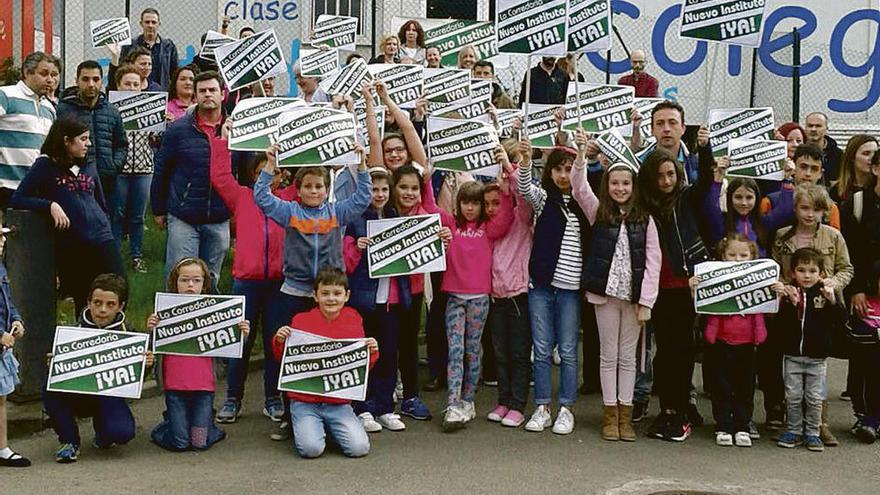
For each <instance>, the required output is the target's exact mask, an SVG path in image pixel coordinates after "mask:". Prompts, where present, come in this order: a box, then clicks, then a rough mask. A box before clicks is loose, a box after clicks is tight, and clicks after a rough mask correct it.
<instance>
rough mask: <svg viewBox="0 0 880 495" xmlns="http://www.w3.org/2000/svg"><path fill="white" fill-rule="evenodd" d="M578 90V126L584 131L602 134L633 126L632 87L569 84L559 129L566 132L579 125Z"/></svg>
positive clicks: (633, 96) (633, 91) (633, 95)
mask: <svg viewBox="0 0 880 495" xmlns="http://www.w3.org/2000/svg"><path fill="white" fill-rule="evenodd" d="M576 91H580V96H581V101H580V112H581V122H580V123H581V127H583V128H584V130H585V131H587V132H603V131H607V130H609V129H614V128H615V127H622V126H625V125H627V124H631V123H632V118H631V117H632V107H633V101H634V99H635V88H633V87H632V86H611V85H608V86H606V85H602V84H589V83H582V82H579V83H577V84H569V85H568V94H567V95H566V97H565V119H564V120H563V121H562V128H563V129H565V130H568V131H573V130H575V129H577V126H578V101H577V93H576Z"/></svg>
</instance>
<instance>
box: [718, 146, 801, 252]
mask: <svg viewBox="0 0 880 495" xmlns="http://www.w3.org/2000/svg"><path fill="white" fill-rule="evenodd" d="M727 164H728V161H727V160H726V159H724V158H722V159H721V160H719V161H718V166H717V167H716V168H715V181H714V182H713V183H712V186H711V187H710V188H709V194H707V195H706V199H705V208H706V209H705V211H706V220H707V221H706V224H707V225H708V227H709V236H710V239H709V241H710V244H713V245H716V244H717V243H718V242H719V241H721V240H722V239H723V238H724V236H725V235H726V234H727V233H729V232H739V233H741V234H743V235H745V236H746V237H747V238H748V239H750V240H751V241H753V242H755V243H756V244H757V246H758V257H759V258H764V257H766V256H767V251H768V250H769V249H770V247H771V245H770V234H771V233H772V232H775V231H776V229H778V228H779V227H782V226H783V225H785V222H781V223H780V218H779V217H780V215H776V216H772V217H770V218H769V219H770V220H773V221H775V222H777V223H772V224H767V223H765V221H764V219H763V218H762V215H761V209H760V199H761V190H760V188H759V187H758V183H757V182H755V180H754V179H749V178H745V177H735V178H733V179H731V180H730V182H728V184H727V194H726V198H725V203H726V205H727V211H726V212H722V211H721V205H720V202H719V199H720V195H721V186H722V181H723V180H724V174H725V171H726V169H727ZM782 220H784V219H782Z"/></svg>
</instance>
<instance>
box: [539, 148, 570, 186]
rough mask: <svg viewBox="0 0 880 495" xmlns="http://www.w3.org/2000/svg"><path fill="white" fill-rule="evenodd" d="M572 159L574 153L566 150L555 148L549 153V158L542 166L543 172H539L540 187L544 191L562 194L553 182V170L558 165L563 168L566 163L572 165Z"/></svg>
mask: <svg viewBox="0 0 880 495" xmlns="http://www.w3.org/2000/svg"><path fill="white" fill-rule="evenodd" d="M574 157H575V151H574V150H571V149H567V148H561V147H557V148H554V149H553V151H552V152H550V156H548V157H547V162H546V163H545V164H544V170H543V171H542V172H541V187H542V188H544V190H545V191H547V192H550V191H556V192H560V193H561V192H562V191H560V190H559V188H558V187H556V183H555V182H553V169H554V168H556V167H558V166H560V165H562V166H565V164H566V162H568V163H569V164H574Z"/></svg>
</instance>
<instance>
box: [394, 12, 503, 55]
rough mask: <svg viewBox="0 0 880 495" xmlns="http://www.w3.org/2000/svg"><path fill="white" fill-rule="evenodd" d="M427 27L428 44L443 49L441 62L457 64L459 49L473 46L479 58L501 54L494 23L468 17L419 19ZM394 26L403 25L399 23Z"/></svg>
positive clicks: (426, 43) (426, 44)
mask: <svg viewBox="0 0 880 495" xmlns="http://www.w3.org/2000/svg"><path fill="white" fill-rule="evenodd" d="M417 20H418V21H419V23H420V24H421V25H422V27H423V28H424V29H425V46H436V47H437V48H438V49H439V50H440V65H441V66H443V67H458V51H459V50H461V48H462V47H463V46H466V45H471V46H473V47H474V50H476V52H477V58H478V59H479V60H485V59H487V58H491V57H494V56H496V55H498V47H497V46H496V44H495V24H494V23H492V22H486V21H472V20H465V19H442V20H441V19H417ZM395 25H402V23H398V24H395Z"/></svg>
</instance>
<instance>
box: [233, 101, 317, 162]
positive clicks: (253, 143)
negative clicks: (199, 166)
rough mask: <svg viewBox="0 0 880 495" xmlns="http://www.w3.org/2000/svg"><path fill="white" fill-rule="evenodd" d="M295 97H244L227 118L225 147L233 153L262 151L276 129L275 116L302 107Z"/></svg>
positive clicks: (276, 119) (301, 103)
mask: <svg viewBox="0 0 880 495" xmlns="http://www.w3.org/2000/svg"><path fill="white" fill-rule="evenodd" d="M305 105H306V102H305V101H303V100H301V99H299V98H274V97H270V98H246V99H244V100H241V101H239V102H238V104H237V105H235V109H234V110H233V111H232V115H230V118H231V119H232V130H231V132H230V133H229V144H228V148H229V149H230V150H235V151H264V150H266V149H267V148H268V147H269V146H270V145H271V144H272V140H271V138H270V136H272V135H274V134H275V131H276V129H277V128H278V116H279V115H281V114H282V113H284V112H286V111H288V110H290V109H292V108H296V107H300V106H305Z"/></svg>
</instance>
